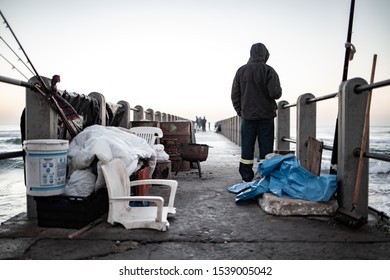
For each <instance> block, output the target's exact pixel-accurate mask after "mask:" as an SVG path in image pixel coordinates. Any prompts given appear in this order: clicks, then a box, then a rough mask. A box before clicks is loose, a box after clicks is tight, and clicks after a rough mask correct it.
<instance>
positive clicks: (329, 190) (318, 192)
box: [228, 154, 337, 202]
mask: <svg viewBox="0 0 390 280" xmlns="http://www.w3.org/2000/svg"><path fill="white" fill-rule="evenodd" d="M258 173H259V174H260V175H261V176H262V177H263V178H262V179H257V180H255V181H253V182H244V183H239V184H235V185H233V186H231V187H229V188H228V191H229V192H231V193H235V194H237V196H236V202H239V201H243V200H248V199H256V197H257V196H259V195H261V194H263V193H268V192H269V193H273V194H275V195H276V196H279V197H288V198H298V199H305V200H310V201H316V202H319V201H329V200H330V199H331V198H332V197H333V195H334V194H335V192H336V190H337V176H336V175H332V174H330V175H321V176H315V175H313V174H312V173H310V172H309V171H308V170H306V169H305V168H303V167H302V166H301V165H300V164H299V161H298V159H297V158H296V156H295V155H292V154H288V155H284V156H276V157H273V158H270V159H267V160H265V161H263V162H261V163H260V164H259V166H258Z"/></svg>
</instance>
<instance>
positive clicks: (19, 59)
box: [0, 36, 35, 80]
mask: <svg viewBox="0 0 390 280" xmlns="http://www.w3.org/2000/svg"><path fill="white" fill-rule="evenodd" d="M0 39H1V40H2V41H3V42H4V44H5V45H6V46H7V47H8V48H9V49H10V50H11V51H12V52H13V53H14V55H15V56H16V57H17V58H18V61H20V62H22V63H23V65H24V66H25V67H26V68H27V70H29V71H30V73H31V74H33V75H35V74H34V72H33V71H32V70H31V69H30V68H29V67H28V66H27V64H26V63H24V61H23V60H22V59H21V58H20V56H19V55H18V54H17V53H16V52H15V51H14V50H13V49H12V47H11V46H10V45H9V44H8V43H7V42H6V41H5V40H4V38H3V37H1V36H0ZM3 58H4V56H3ZM4 59H5V58H4ZM15 68H16V67H15ZM19 73H20V71H19ZM21 74H22V73H21ZM22 75H23V74H22ZM23 77H25V78H26V79H27V77H26V76H25V75H23ZM27 80H28V79H27Z"/></svg>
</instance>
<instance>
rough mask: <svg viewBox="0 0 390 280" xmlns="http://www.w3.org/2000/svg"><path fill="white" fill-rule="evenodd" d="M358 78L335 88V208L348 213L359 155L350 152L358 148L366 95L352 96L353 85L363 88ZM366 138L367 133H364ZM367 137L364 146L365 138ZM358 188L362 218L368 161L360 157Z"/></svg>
mask: <svg viewBox="0 0 390 280" xmlns="http://www.w3.org/2000/svg"><path fill="white" fill-rule="evenodd" d="M366 84H367V82H366V81H365V80H364V79H362V78H354V79H351V80H348V81H345V82H343V83H342V84H341V85H340V89H339V118H338V128H339V131H338V157H337V180H338V191H337V200H338V203H339V206H340V207H342V208H345V209H351V210H352V203H353V197H354V193H355V183H356V175H357V170H358V164H359V156H356V155H354V151H356V149H359V148H360V147H361V142H362V135H363V126H364V117H365V110H366V104H367V97H368V94H367V92H362V93H355V92H354V89H355V88H356V87H357V86H361V85H366ZM368 135H369V134H368ZM368 135H367V140H366V141H367V143H366V146H367V147H368V143H369V137H368ZM363 160H364V165H363V169H362V175H361V176H362V177H361V187H360V191H359V201H358V203H357V206H356V212H357V213H359V214H360V215H361V216H362V217H363V218H364V219H367V217H368V159H367V158H364V159H363Z"/></svg>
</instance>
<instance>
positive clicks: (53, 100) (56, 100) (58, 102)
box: [0, 11, 83, 140]
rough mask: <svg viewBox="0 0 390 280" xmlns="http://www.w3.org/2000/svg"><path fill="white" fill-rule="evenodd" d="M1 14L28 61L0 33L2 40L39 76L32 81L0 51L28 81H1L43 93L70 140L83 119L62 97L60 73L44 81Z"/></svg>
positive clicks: (3, 79) (1, 78)
mask: <svg viewBox="0 0 390 280" xmlns="http://www.w3.org/2000/svg"><path fill="white" fill-rule="evenodd" d="M0 15H1V17H2V18H3V21H4V24H5V27H6V28H7V29H9V31H10V32H11V34H12V36H13V38H14V39H15V41H16V43H17V44H18V46H19V48H20V50H21V51H22V53H23V55H24V57H25V59H26V60H27V62H24V61H23V59H22V58H21V57H20V56H19V55H18V54H17V52H15V51H14V49H13V48H12V47H11V45H10V44H8V43H7V41H6V40H5V39H4V38H3V37H2V36H1V35H0V39H1V40H2V42H3V43H4V44H5V45H6V46H7V48H9V49H10V50H11V52H12V54H13V55H15V56H16V58H17V60H18V62H21V63H22V64H23V66H24V67H25V68H26V69H27V70H28V71H29V72H30V73H31V74H32V75H33V76H35V77H36V78H37V80H38V82H35V83H32V82H30V80H31V79H30V80H29V79H28V78H27V76H26V75H24V74H23V72H22V71H20V69H19V68H18V67H17V66H16V65H15V64H13V63H12V62H11V60H10V59H8V58H7V57H5V55H3V54H1V53H0V56H1V57H2V58H3V59H4V60H5V61H6V62H7V63H8V64H10V66H11V67H12V69H14V70H16V71H18V72H19V74H21V75H22V76H23V77H24V78H25V79H26V80H27V81H26V82H24V81H19V80H15V79H11V78H7V77H4V76H0V82H4V83H8V84H14V85H18V86H23V87H26V88H29V89H31V90H33V91H34V92H37V93H38V94H41V95H42V96H43V97H44V99H45V100H47V101H48V103H49V104H50V106H51V107H52V108H53V109H54V110H55V111H56V112H57V113H58V115H59V117H60V119H61V121H62V123H63V124H64V126H65V128H66V130H67V131H68V132H69V135H70V140H72V139H73V138H74V137H75V136H76V135H77V134H78V133H79V132H81V131H82V129H83V128H82V119H81V118H80V116H79V115H78V114H77V112H76V110H75V109H74V108H73V107H72V106H71V105H70V104H69V103H68V102H67V101H66V100H65V99H64V98H62V96H61V94H60V93H59V91H58V89H57V83H59V82H60V81H61V79H60V76H59V75H53V77H52V79H51V82H50V84H47V83H45V82H44V79H43V78H42V77H41V76H40V75H39V74H38V71H37V70H36V68H35V67H34V65H33V64H32V62H31V60H30V58H29V57H28V55H27V53H26V52H25V50H24V48H23V46H22V45H21V43H20V41H19V40H18V38H17V37H16V35H15V33H14V31H13V30H12V28H11V26H10V24H9V23H8V21H7V20H6V18H5V16H4V14H3V13H2V12H1V11H0ZM30 67H31V68H30Z"/></svg>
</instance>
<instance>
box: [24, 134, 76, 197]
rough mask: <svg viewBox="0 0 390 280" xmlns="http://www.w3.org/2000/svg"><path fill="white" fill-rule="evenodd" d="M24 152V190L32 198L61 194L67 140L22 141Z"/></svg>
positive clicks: (64, 172) (63, 187) (63, 184)
mask: <svg viewBox="0 0 390 280" xmlns="http://www.w3.org/2000/svg"><path fill="white" fill-rule="evenodd" d="M23 149H24V150H25V152H26V159H25V162H26V165H25V171H26V188H27V194H29V195H32V196H51V195H58V194H63V193H64V192H65V184H66V167H67V155H68V149H69V141H68V140H56V139H35V140H25V141H23Z"/></svg>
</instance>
